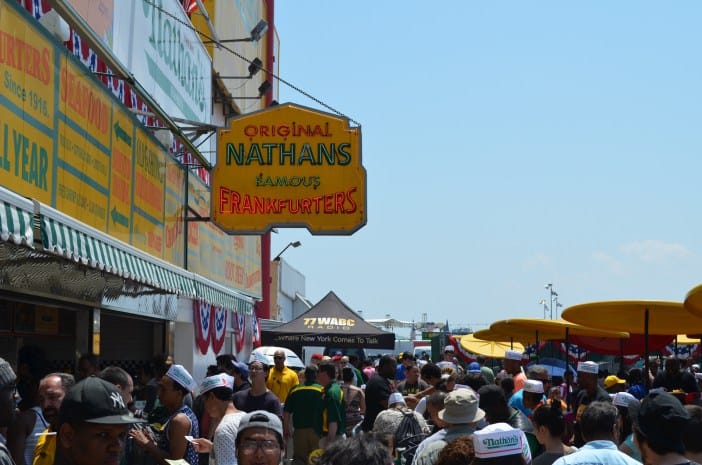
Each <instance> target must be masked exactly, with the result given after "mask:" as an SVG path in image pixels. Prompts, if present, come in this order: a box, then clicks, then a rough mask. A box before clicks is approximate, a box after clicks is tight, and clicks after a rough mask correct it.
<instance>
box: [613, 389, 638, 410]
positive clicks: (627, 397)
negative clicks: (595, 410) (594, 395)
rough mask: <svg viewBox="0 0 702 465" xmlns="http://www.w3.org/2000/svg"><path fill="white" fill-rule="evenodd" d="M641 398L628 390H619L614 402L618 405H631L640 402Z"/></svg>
mask: <svg viewBox="0 0 702 465" xmlns="http://www.w3.org/2000/svg"><path fill="white" fill-rule="evenodd" d="M638 402H639V400H638V399H637V398H636V397H634V396H632V395H631V394H629V393H628V392H617V393H616V394H614V397H612V404H613V405H616V406H617V407H627V408H628V407H630V406H631V405H633V404H636V403H638Z"/></svg>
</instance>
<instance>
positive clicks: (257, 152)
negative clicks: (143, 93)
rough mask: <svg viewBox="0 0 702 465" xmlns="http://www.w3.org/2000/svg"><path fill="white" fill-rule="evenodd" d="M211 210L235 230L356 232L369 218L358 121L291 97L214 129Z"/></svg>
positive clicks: (224, 225) (228, 228) (222, 223)
mask: <svg viewBox="0 0 702 465" xmlns="http://www.w3.org/2000/svg"><path fill="white" fill-rule="evenodd" d="M211 213H212V218H213V221H214V222H215V223H216V224H217V225H218V226H219V227H220V228H222V229H223V230H224V231H227V232H229V233H232V234H262V233H265V232H266V231H268V230H270V229H271V228H273V227H306V228H307V229H309V231H310V232H311V233H312V234H328V235H350V234H353V233H354V232H355V231H357V230H358V229H360V228H361V227H363V226H364V225H365V224H366V170H365V169H364V168H363V166H362V164H361V128H360V127H349V121H348V119H347V118H343V117H339V116H335V115H330V114H328V113H322V112H319V111H316V110H312V109H310V108H305V107H301V106H298V105H294V104H291V103H286V104H282V105H277V106H274V107H271V108H268V109H266V110H262V111H259V112H256V113H251V114H248V115H243V116H241V117H238V118H236V119H234V120H233V121H232V123H231V125H230V127H229V129H226V130H223V131H220V133H219V140H218V144H217V164H216V166H215V168H214V169H213V171H212V212H211Z"/></svg>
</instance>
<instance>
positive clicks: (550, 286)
mask: <svg viewBox="0 0 702 465" xmlns="http://www.w3.org/2000/svg"><path fill="white" fill-rule="evenodd" d="M544 287H545V288H546V289H548V290H549V292H550V293H551V306H550V307H549V308H550V310H549V314H550V319H551V320H553V301H554V300H556V302H557V301H558V293H557V292H556V291H554V290H553V283H548V284H546V285H545V286H544ZM556 311H558V306H556Z"/></svg>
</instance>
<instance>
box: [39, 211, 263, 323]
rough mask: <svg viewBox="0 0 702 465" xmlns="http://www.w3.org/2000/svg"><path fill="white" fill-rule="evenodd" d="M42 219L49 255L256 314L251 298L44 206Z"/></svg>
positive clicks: (43, 242)
mask: <svg viewBox="0 0 702 465" xmlns="http://www.w3.org/2000/svg"><path fill="white" fill-rule="evenodd" d="M39 217H40V229H41V242H42V246H43V247H44V249H45V250H47V251H49V252H52V253H54V254H57V255H60V256H62V257H65V258H67V259H70V260H73V261H74V262H76V263H81V264H83V265H87V266H90V267H93V268H96V269H99V270H104V271H105V272H108V273H112V274H115V275H117V276H120V277H123V278H125V279H131V280H133V281H137V282H139V283H143V284H146V285H148V286H151V287H155V288H157V289H162V290H164V291H166V292H170V293H173V294H179V295H182V296H186V297H189V298H191V299H201V300H204V301H206V302H208V303H210V304H212V305H216V306H218V307H222V308H226V309H228V310H233V311H235V312H240V313H245V314H251V313H252V312H253V299H252V298H251V297H249V296H247V295H244V294H241V293H239V292H236V291H234V290H232V289H230V288H228V287H225V286H222V285H221V284H218V283H216V282H214V281H211V280H209V279H207V278H205V277H203V276H199V275H196V274H193V273H191V272H189V271H187V270H184V269H181V268H178V267H177V266H175V265H172V264H170V263H168V262H166V261H163V260H160V259H158V258H155V257H152V256H151V255H149V254H147V253H144V252H142V251H141V250H139V249H137V248H135V247H133V246H131V245H129V244H126V243H124V242H121V241H118V240H116V239H113V238H112V237H110V236H108V235H107V234H105V233H103V232H101V231H98V230H97V229H94V228H91V227H89V226H87V225H85V224H83V223H80V222H78V221H77V220H75V219H73V218H70V217H68V216H66V215H65V214H63V213H61V212H59V211H58V210H54V209H53V208H51V207H47V206H45V205H43V204H40V207H39ZM30 234H31V228H30Z"/></svg>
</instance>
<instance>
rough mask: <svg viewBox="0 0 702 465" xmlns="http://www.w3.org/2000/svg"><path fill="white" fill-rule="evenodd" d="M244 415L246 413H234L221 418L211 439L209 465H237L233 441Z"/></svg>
mask: <svg viewBox="0 0 702 465" xmlns="http://www.w3.org/2000/svg"><path fill="white" fill-rule="evenodd" d="M244 415H246V412H236V413H230V414H227V415H224V416H223V417H222V420H221V421H220V422H219V425H217V429H216V430H215V433H214V438H213V439H212V452H211V453H210V465H237V460H236V448H235V447H234V440H235V439H236V433H237V432H238V431H239V423H240V422H241V419H242V418H243V417H244Z"/></svg>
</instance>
